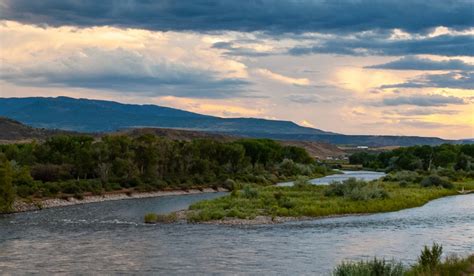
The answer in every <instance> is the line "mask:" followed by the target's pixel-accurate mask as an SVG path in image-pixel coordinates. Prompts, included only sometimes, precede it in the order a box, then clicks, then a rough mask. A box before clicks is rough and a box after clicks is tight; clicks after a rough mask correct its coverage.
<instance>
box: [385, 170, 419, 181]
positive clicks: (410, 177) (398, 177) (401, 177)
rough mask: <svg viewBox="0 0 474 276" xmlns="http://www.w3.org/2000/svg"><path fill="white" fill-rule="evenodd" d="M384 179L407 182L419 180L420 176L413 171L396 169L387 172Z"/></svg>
mask: <svg viewBox="0 0 474 276" xmlns="http://www.w3.org/2000/svg"><path fill="white" fill-rule="evenodd" d="M383 180H384V181H405V182H407V183H413V182H419V181H420V180H421V176H420V175H419V174H418V173H417V172H415V171H398V172H394V173H390V174H387V175H386V176H385V177H384V179H383Z"/></svg>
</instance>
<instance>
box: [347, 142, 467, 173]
mask: <svg viewBox="0 0 474 276" xmlns="http://www.w3.org/2000/svg"><path fill="white" fill-rule="evenodd" d="M473 161H474V144H466V145H452V144H443V145H440V146H434V147H432V146H426V145H425V146H413V147H403V148H398V149H395V150H392V151H387V152H380V153H368V152H357V153H354V154H352V155H351V156H350V157H349V162H350V163H351V164H361V165H363V166H364V167H366V168H372V169H385V170H387V171H400V170H409V171H415V170H422V171H432V170H434V169H437V168H445V169H451V170H456V171H461V170H462V171H473V170H474V165H473Z"/></svg>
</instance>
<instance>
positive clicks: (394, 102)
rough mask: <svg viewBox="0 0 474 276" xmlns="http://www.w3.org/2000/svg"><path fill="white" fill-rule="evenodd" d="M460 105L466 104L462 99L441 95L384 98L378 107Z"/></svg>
mask: <svg viewBox="0 0 474 276" xmlns="http://www.w3.org/2000/svg"><path fill="white" fill-rule="evenodd" d="M450 104H454V105H462V104H466V102H465V101H464V99H463V98H459V97H454V96H442V95H416V96H400V97H393V98H385V99H383V100H382V102H381V103H379V105H382V106H398V105H415V106H446V105H450Z"/></svg>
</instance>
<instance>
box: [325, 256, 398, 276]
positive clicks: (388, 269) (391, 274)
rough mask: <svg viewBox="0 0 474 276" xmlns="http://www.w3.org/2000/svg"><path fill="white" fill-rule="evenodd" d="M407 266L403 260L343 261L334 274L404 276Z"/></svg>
mask: <svg viewBox="0 0 474 276" xmlns="http://www.w3.org/2000/svg"><path fill="white" fill-rule="evenodd" d="M404 271H405V268H404V266H403V264H402V263H401V262H398V263H397V262H394V261H392V262H389V261H386V260H385V259H377V258H374V259H373V260H367V261H359V262H343V263H342V264H340V265H338V266H337V267H336V268H335V269H334V271H333V275H334V276H370V275H374V276H402V275H403V274H404Z"/></svg>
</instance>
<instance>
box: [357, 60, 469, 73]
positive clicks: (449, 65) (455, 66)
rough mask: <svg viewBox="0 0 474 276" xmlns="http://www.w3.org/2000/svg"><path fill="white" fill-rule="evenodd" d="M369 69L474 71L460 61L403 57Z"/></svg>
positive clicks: (467, 64)
mask: <svg viewBox="0 0 474 276" xmlns="http://www.w3.org/2000/svg"><path fill="white" fill-rule="evenodd" d="M365 68H368V69H390V70H427V71H434V70H443V71H445V70H462V71H474V65H472V64H469V63H466V62H464V61H462V60H460V59H450V60H441V61H436V60H432V59H427V58H419V57H413V56H407V57H403V58H401V59H398V60H394V61H390V62H387V63H384V64H378V65H372V66H367V67H365Z"/></svg>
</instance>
